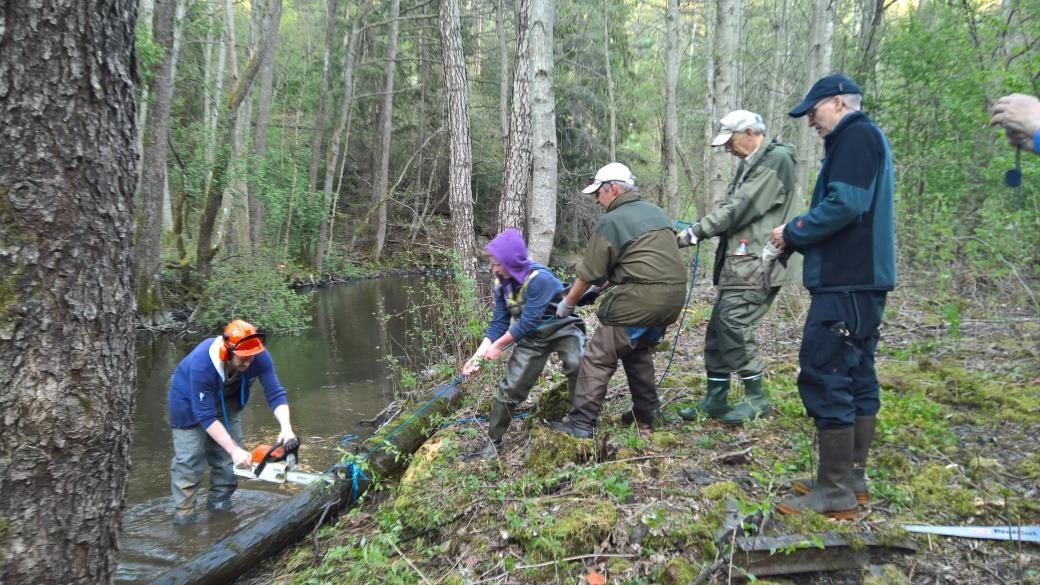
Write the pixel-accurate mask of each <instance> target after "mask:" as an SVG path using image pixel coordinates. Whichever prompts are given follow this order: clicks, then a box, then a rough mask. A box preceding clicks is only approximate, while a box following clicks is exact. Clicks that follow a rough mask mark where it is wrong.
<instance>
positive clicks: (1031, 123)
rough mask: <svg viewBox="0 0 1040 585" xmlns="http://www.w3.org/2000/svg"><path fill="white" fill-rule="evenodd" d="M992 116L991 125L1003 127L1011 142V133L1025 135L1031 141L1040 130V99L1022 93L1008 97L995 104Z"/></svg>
mask: <svg viewBox="0 0 1040 585" xmlns="http://www.w3.org/2000/svg"><path fill="white" fill-rule="evenodd" d="M991 115H992V117H991V118H990V119H989V125H990V126H1003V127H1004V128H1005V129H1006V130H1007V131H1008V140H1009V141H1010V140H1011V136H1012V134H1011V133H1017V134H1025V135H1027V136H1028V137H1029V138H1030V139H1031V138H1032V137H1033V136H1034V135H1035V134H1036V131H1037V130H1040V99H1037V98H1036V97H1035V96H1031V95H1025V94H1021V93H1013V94H1010V95H1006V96H1004V97H1002V98H1000V99H998V100H997V102H996V103H995V104H993V111H992V112H991ZM1017 134H1016V135H1017Z"/></svg>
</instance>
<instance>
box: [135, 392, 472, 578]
mask: <svg viewBox="0 0 1040 585" xmlns="http://www.w3.org/2000/svg"><path fill="white" fill-rule="evenodd" d="M456 383H457V382H455V381H453V382H452V383H449V384H441V385H438V386H437V387H436V388H434V390H433V394H434V395H433V397H432V398H431V399H430V401H429V402H426V403H424V404H423V405H421V406H418V407H415V408H413V409H411V410H406V411H405V412H406V413H407V416H402V417H401V419H400V420H401V422H397V421H394V422H393V423H392V424H389V425H387V426H385V427H383V428H382V429H380V430H379V431H378V432H377V433H376V434H375V435H373V436H372V437H370V438H369V439H368V440H367V441H365V446H366V447H367V448H368V450H367V453H368V463H369V467H368V470H367V473H368V475H369V476H370V477H374V476H380V477H386V476H390V475H393V474H395V473H397V472H399V471H401V468H402V467H403V464H404V462H405V459H404V458H402V457H400V456H399V455H400V454H408V453H413V452H414V451H415V450H416V449H418V448H419V447H420V446H421V445H422V444H423V442H424V441H425V440H426V438H427V436H428V434H429V433H430V431H432V430H433V424H432V422H433V419H434V418H435V417H438V416H443V415H447V414H449V413H451V412H453V411H454V410H455V409H456V408H457V407H458V404H459V402H460V401H461V398H462V393H461V391H460V389H459V387H458V386H457V385H455V384H456ZM333 471H334V472H336V473H337V474H338V475H340V476H342V475H343V474H342V470H341V469H337V468H333ZM354 479H356V481H357V491H356V492H355V491H354V481H353V480H354ZM369 485H371V480H370V479H368V478H365V477H361V476H356V477H354V478H352V477H350V476H349V475H347V476H344V477H339V478H338V479H337V480H336V481H335V482H334V483H333V484H332V485H331V486H330V485H329V484H328V483H325V482H316V483H314V484H311V485H309V486H307V487H306V488H305V489H304V490H303V491H302V492H300V493H299V494H297V495H296V496H295V497H293V498H292V499H290V500H289V501H288V502H287V503H286V504H285V505H283V506H280V507H279V508H277V509H274V510H271V513H270V514H268V515H267V516H266V517H264V518H261V519H260V520H258V521H257V522H255V523H253V524H250V525H249V526H247V527H245V528H243V529H242V530H240V531H238V532H236V533H235V534H232V535H231V536H228V537H227V538H224V539H223V540H221V541H219V542H217V543H216V544H214V545H213V546H212V547H210V548H209V549H207V550H205V551H203V552H201V553H199V554H198V555H197V556H196V557H195V558H193V559H191V560H189V561H187V562H185V563H184V564H182V565H179V566H177V567H175V568H173V569H172V570H170V571H169V572H167V573H165V574H163V575H161V576H160V577H159V578H158V579H156V580H155V581H152V583H153V584H164V585H165V584H173V583H177V584H189V583H190V584H193V585H208V584H214V585H217V584H220V585H223V584H225V583H230V582H232V581H234V580H235V579H236V578H238V577H239V576H240V575H242V574H244V573H245V572H246V571H249V570H251V569H253V568H255V567H257V566H259V565H260V563H262V562H264V561H266V560H268V559H270V558H271V557H272V556H273V555H275V554H277V553H278V552H279V551H280V550H282V549H283V548H285V547H286V546H289V545H291V544H294V543H296V542H298V541H299V540H301V539H302V538H303V537H304V536H306V535H307V533H309V532H310V531H311V530H313V529H314V527H315V523H316V522H317V521H318V519H319V518H321V516H322V513H323V512H325V510H326V508H328V509H329V514H328V516H327V517H332V512H338V511H340V510H343V509H345V508H348V507H349V506H351V505H353V503H354V501H356V499H357V496H358V495H361V494H363V493H365V490H367V489H368V487H369Z"/></svg>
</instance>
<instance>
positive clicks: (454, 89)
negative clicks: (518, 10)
mask: <svg viewBox="0 0 1040 585" xmlns="http://www.w3.org/2000/svg"><path fill="white" fill-rule="evenodd" d="M461 20H462V19H461V17H460V16H459V2H458V0H441V2H440V26H441V56H442V59H443V62H444V93H445V95H446V96H447V101H448V144H449V157H450V161H449V164H448V207H449V208H450V209H451V236H452V245H453V246H452V247H453V248H454V250H455V253H457V254H458V257H459V262H460V263H461V265H462V272H463V273H464V274H468V275H470V276H475V275H476V273H477V259H476V256H475V255H474V250H475V248H476V246H475V245H474V242H473V195H472V192H471V191H470V180H471V178H472V175H473V153H472V152H471V150H470V139H469V86H468V85H467V80H466V60H465V57H464V53H463V51H462V24H461Z"/></svg>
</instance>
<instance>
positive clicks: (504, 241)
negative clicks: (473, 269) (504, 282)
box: [484, 228, 531, 282]
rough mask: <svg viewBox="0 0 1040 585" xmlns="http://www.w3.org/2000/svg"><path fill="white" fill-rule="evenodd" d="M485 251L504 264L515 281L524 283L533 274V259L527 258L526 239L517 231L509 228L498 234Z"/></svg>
mask: <svg viewBox="0 0 1040 585" xmlns="http://www.w3.org/2000/svg"><path fill="white" fill-rule="evenodd" d="M484 249H485V250H487V253H488V254H491V255H492V256H494V257H495V260H498V262H499V263H500V264H502V268H505V269H506V272H507V273H509V276H511V277H513V280H515V281H517V282H523V281H524V279H525V278H527V275H528V274H530V273H531V259H530V258H528V257H527V246H526V245H524V237H523V236H522V235H520V232H518V231H516V230H515V229H513V228H509V229H507V230H505V231H504V232H502V233H500V234H498V235H497V236H495V239H493V240H491V241H490V242H488V245H486V246H484Z"/></svg>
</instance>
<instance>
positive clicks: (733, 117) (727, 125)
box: [711, 110, 765, 146]
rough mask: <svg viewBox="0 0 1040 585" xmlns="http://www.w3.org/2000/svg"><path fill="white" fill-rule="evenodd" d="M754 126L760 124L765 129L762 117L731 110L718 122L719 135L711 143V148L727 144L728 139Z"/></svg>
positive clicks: (744, 111)
mask: <svg viewBox="0 0 1040 585" xmlns="http://www.w3.org/2000/svg"><path fill="white" fill-rule="evenodd" d="M755 124H761V125H762V128H765V122H763V121H762V116H759V115H758V114H756V113H754V112H749V111H747V110H733V111H732V112H730V113H728V114H726V115H725V116H724V117H723V118H722V119H721V120H719V134H718V136H716V137H715V139H714V140H712V141H711V145H712V146H722V145H723V144H726V143H727V142H729V137H730V136H733V135H734V134H736V133H737V132H743V131H744V130H747V129H748V128H750V127H751V126H754V125H755Z"/></svg>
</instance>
